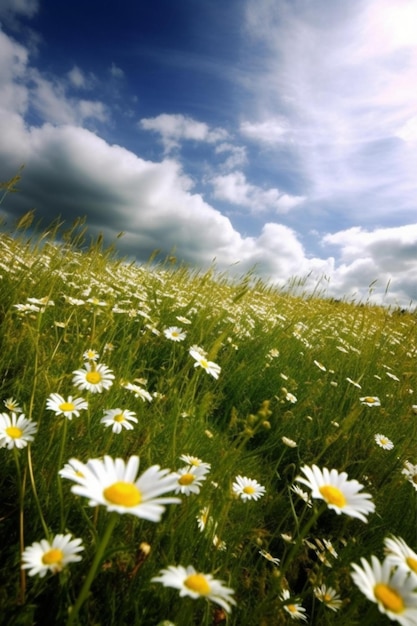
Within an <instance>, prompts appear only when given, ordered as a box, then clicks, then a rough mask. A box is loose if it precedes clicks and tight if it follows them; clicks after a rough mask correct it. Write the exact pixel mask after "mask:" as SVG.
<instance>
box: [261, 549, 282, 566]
mask: <svg viewBox="0 0 417 626" xmlns="http://www.w3.org/2000/svg"><path fill="white" fill-rule="evenodd" d="M259 554H260V555H261V556H263V557H264V559H266V560H267V561H269V562H270V563H272V564H273V565H276V566H278V565H279V563H280V560H279V559H277V558H276V557H274V556H272V554H270V553H269V552H267V551H266V550H259Z"/></svg>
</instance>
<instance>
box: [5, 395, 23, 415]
mask: <svg viewBox="0 0 417 626" xmlns="http://www.w3.org/2000/svg"><path fill="white" fill-rule="evenodd" d="M3 404H4V406H5V407H6V409H7V410H8V411H11V412H12V413H22V411H23V409H21V408H20V406H19V403H18V401H17V400H15V399H14V398H7V400H4V401H3Z"/></svg>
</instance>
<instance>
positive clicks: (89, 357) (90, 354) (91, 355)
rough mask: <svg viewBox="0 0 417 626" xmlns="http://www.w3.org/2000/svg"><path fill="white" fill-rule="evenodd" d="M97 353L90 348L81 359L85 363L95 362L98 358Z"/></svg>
mask: <svg viewBox="0 0 417 626" xmlns="http://www.w3.org/2000/svg"><path fill="white" fill-rule="evenodd" d="M99 356H100V355H99V353H98V352H97V350H92V348H89V349H88V350H86V351H85V352H84V354H83V359H84V360H85V361H97V359H98V358H99Z"/></svg>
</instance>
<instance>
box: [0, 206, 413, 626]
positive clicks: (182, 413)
mask: <svg viewBox="0 0 417 626" xmlns="http://www.w3.org/2000/svg"><path fill="white" fill-rule="evenodd" d="M32 218H33V216H32V215H31V216H27V217H26V218H25V219H22V220H21V221H20V223H19V230H18V231H16V232H15V233H13V236H8V235H6V234H3V235H1V237H0V248H1V256H0V290H1V298H0V318H1V325H0V339H1V352H0V377H1V397H0V402H1V409H0V412H1V413H2V415H1V416H0V445H1V446H2V447H1V448H0V459H1V468H2V471H1V476H0V480H1V493H2V509H1V527H0V533H1V545H2V561H1V570H0V572H1V585H0V610H1V614H2V616H4V618H3V619H4V620H5V623H7V624H10V625H12V624H16V625H17V624H23V625H25V624H32V623H42V624H43V625H45V624H54V625H57V624H66V623H67V622H68V624H78V623H79V624H82V625H87V624H91V625H93V624H102V625H103V626H104V625H114V626H119V625H123V624H126V625H128V624H129V625H131V624H138V625H144V626H157V625H158V624H163V623H166V624H168V623H173V624H175V625H176V626H190V625H200V624H206V625H213V626H214V625H215V624H233V625H236V626H275V625H280V624H291V623H294V621H296V620H299V621H301V622H303V621H304V620H305V619H307V621H308V623H309V624H314V625H316V626H321V625H326V624H335V623H337V624H338V625H340V626H349V625H353V624H359V623H360V624H368V625H373V624H376V623H378V624H382V625H383V624H389V623H391V621H396V618H397V617H399V616H401V615H406V616H407V619H409V620H411V621H409V622H405V623H410V624H415V623H417V618H416V617H415V614H414V613H413V612H412V610H411V609H409V606H408V604H407V603H412V602H413V601H414V600H415V597H416V594H417V592H414V589H417V582H415V581H414V578H412V577H413V576H415V575H416V570H417V562H414V561H413V559H414V557H413V554H415V552H416V551H417V537H416V513H417V508H416V497H417V493H416V489H417V448H416V441H417V415H416V412H417V407H416V404H417V400H416V393H417V391H416V360H417V343H416V316H415V313H412V312H406V313H404V312H403V313H401V312H400V311H398V310H394V309H392V310H391V309H388V308H382V307H376V306H368V305H358V304H354V303H349V302H345V301H340V302H335V301H331V300H328V299H325V298H324V297H320V295H319V294H318V293H316V294H315V295H314V296H313V297H312V296H307V295H306V294H304V295H303V296H302V297H301V296H298V297H296V296H295V295H291V294H289V293H284V292H279V291H278V290H275V289H272V288H271V287H269V286H268V285H266V284H264V283H262V282H261V281H259V280H255V279H254V278H253V277H252V276H250V275H249V276H243V277H242V278H241V279H240V280H235V281H232V280H231V279H230V278H229V277H228V276H227V275H225V274H219V273H216V271H215V270H214V269H213V270H210V271H207V272H199V271H195V270H190V269H188V268H186V267H178V266H176V265H173V264H171V263H170V261H167V262H163V263H160V264H152V263H150V264H146V265H143V266H138V265H136V264H132V263H130V264H129V263H127V262H123V261H122V260H120V259H118V258H117V257H116V256H115V255H114V254H113V252H112V251H111V250H107V251H106V250H104V249H103V247H102V244H101V241H100V240H99V241H96V242H93V243H91V245H86V242H85V237H86V234H85V232H86V231H85V229H84V225H83V222H82V220H80V221H78V222H76V223H75V224H74V226H73V228H72V229H69V230H67V231H65V230H63V226H62V225H60V224H59V223H56V224H55V225H53V226H51V227H50V228H48V229H45V230H44V231H43V232H41V234H39V235H37V234H32V235H31V236H29V235H28V234H27V232H28V231H27V230H26V229H27V228H28V227H29V226H30V225H31V219H32ZM31 232H32V231H31ZM34 232H36V231H34ZM19 233H20V234H19ZM57 237H58V238H60V240H61V241H62V242H63V243H62V244H59V245H58V244H57V243H55V241H56V240H57ZM21 415H24V418H19V416H21ZM19 419H20V421H19ZM376 436H377V437H376ZM381 444H382V445H381ZM391 444H392V445H391ZM384 446H385V447H384ZM184 455H188V456H186V457H184ZM104 457H109V459H108V460H107V461H106V463H107V470H106V472H107V474H106V473H105V472H104V470H101V469H98V468H101V467H102V464H101V461H103V459H104ZM132 457H139V459H140V462H139V469H138V470H137V472H136V473H135V475H133V473H132V472H130V474H129V473H127V474H125V473H123V472H124V470H123V472H122V469H121V468H122V466H123V467H125V464H128V462H129V459H130V465H129V467H133V465H134V461H133V460H132ZM181 457H183V458H181ZM117 458H119V459H123V462H124V463H122V462H121V461H118V462H117V464H118V467H119V470H120V471H119V470H118V471H119V473H117V472H116V470H114V472H116V473H112V471H113V470H111V467H113V465H111V463H112V461H110V459H117ZM93 459H100V460H101V461H100V462H99V461H95V462H94V463H93V464H91V461H92V460H93ZM156 465H157V466H159V468H160V472H162V474H163V475H164V476H165V478H163V476H162V474H158V473H156V470H155V469H154V470H151V468H152V467H153V466H156ZM313 466H316V469H314V470H308V468H313ZM85 468H87V469H85ZM91 468H96V469H95V470H94V471H97V472H98V474H97V476H96V479H95V482H94V481H92V477H91V476H90V474H89V472H90V471H91ZM109 468H110V469H109ZM306 468H307V469H306ZM326 468H327V469H328V470H334V471H333V472H331V473H330V474H329V475H328V474H327V473H326V471H324V470H326ZM126 471H127V470H126ZM132 471H133V470H132ZM158 471H159V470H158ZM309 471H310V472H315V474H314V476H313V474H311V473H309ZM77 472H78V474H77ZM83 472H87V473H86V476H84V477H81V475H82V474H83ZM120 472H122V473H120ZM152 472H153V473H152ZM344 473H345V474H344ZM105 474H106V476H110V478H109V479H108V480H107V482H106V480H105ZM140 476H147V477H149V476H150V477H151V478H147V480H148V482H146V483H143V482H142V483H141V482H140V480H141V478H140ZM306 476H307V477H308V479H306ZM323 476H324V478H323V481H324V482H320V481H321V479H322V477H323ZM300 478H301V479H302V480H301V482H300V481H299V480H298V479H300ZM83 480H85V483H84V482H83ZM143 480H144V479H143ZM163 480H165V481H166V483H164V485H165V487H166V489H165V487H162V486H161V485H162V483H158V481H163ZM303 480H304V482H303ZM315 481H316V482H315ZM354 481H358V483H359V486H358V484H357V482H354ZM168 483H169V484H168ZM83 485H84V487H83ZM156 485H160V489H161V490H160V491H159V492H158V493H154V494H153V495H152V494H151V492H152V489H154V490H155V489H156ZM167 485H168V487H167ZM73 489H74V491H73ZM83 489H84V491H83ZM164 489H165V491H164ZM167 490H168V491H167ZM87 492H88V494H90V495H89V496H88V497H87V495H86V494H87ZM364 494H366V495H365V496H364ZM152 498H156V501H157V500H158V498H162V500H161V502H159V504H158V502H156V505H155V504H153V505H152V506H158V507H160V508H158V509H157V510H156V509H154V508H152V506H151V504H150V502H153V500H152ZM164 498H165V499H166V498H167V499H168V500H167V501H166V502H163V500H164ZM176 498H179V499H180V501H181V502H180V503H173V502H171V500H172V499H176ZM352 498H353V499H352ZM352 511H353V512H355V511H356V512H359V514H357V515H356V516H355V515H354V514H352ZM159 518H160V521H158V520H159ZM57 536H58V538H57ZM391 536H394V537H400V538H402V540H403V541H404V542H405V544H406V547H407V548H408V550H410V551H411V552H407V554H406V555H405V556H404V559H403V561H404V563H405V565H404V567H406V566H407V562H408V561H409V563H408V567H409V570H410V571H409V572H408V571H407V572H405V573H403V570H402V569H401V568H402V565H401V563H402V561H401V558H400V561H398V560H397V562H396V563H394V565H392V564H391V565H390V567H394V566H395V567H397V568H400V569H401V576H400V577H402V580H403V579H404V580H406V581H407V584H408V585H409V586H411V587H410V588H412V589H411V591H410V590H409V589H408V587H407V594H405V595H404V598H401V597H400V598H398V597H397V596H395V594H394V591H393V589H391V590H390V589H388V588H387V584H388V583H389V582H390V581H391V578H389V576H388V574H386V576H385V578H384V580H383V581H381V585H382V586H381V587H378V589H377V592H375V593H376V598H382V599H383V601H384V602H385V605H381V603H380V604H378V602H377V600H372V599H371V600H372V601H370V599H369V598H368V597H366V595H364V594H365V592H364V590H363V589H360V588H358V585H357V584H355V581H354V579H353V578H352V575H351V574H352V572H353V568H352V563H356V564H357V565H358V566H359V565H360V564H361V559H367V560H368V561H370V560H371V557H372V556H376V557H378V559H379V560H380V561H382V560H383V559H384V557H385V552H384V546H386V540H387V538H388V537H391ZM78 539H79V540H80V541H81V545H82V547H83V550H82V551H81V550H79V546H80V542H78V541H77V540H78ZM42 541H43V543H41V547H40V542H42ZM71 541H73V542H75V543H74V544H72V543H71ZM54 542H55V543H54ZM384 542H385V543H384ZM33 544H35V547H34V548H33V549H30V550H29V551H28V548H30V547H31V546H32V545H33ZM73 545H74V546H76V547H75V548H73V547H71V546H73ZM401 545H402V544H401ZM42 546H43V547H42ZM42 550H43V552H42ZM72 550H73V551H72ZM24 551H25V552H24ZM74 551H77V554H76V555H75V552H74ZM22 553H24V554H23V561H22ZM34 555H35V556H34ZM42 555H43V556H42ZM35 557H36V558H37V559H38V561H37V565H36V567H35V566H32V569H30V558H35ZM28 559H29V562H28ZM407 559H408V561H407ZM22 563H23V565H24V568H23V569H22V567H21V566H22ZM398 563H400V565H399V564H398ZM32 565H33V564H32ZM31 574H34V575H31ZM392 574H393V572H391V574H390V575H392ZM387 581H388V582H387ZM161 583H162V584H161ZM384 585H385V586H384ZM387 589H388V590H387ZM230 590H232V591H233V593H232V592H231V591H230ZM381 590H382V591H381ZM389 593H391V595H389ZM410 598H411V599H410ZM401 601H403V602H405V604H406V605H407V606H406V607H405V608H403V609H402V610H401V606H402V605H401ZM381 602H382V600H381ZM390 603H391V604H390ZM388 605H389V606H388ZM397 609H398V611H397ZM396 611H397V612H396ZM402 611H403V612H404V611H406V612H405V613H403V612H402ZM410 614H411V617H409V615H410ZM413 615H414V617H413ZM413 619H414V621H412V620H413ZM164 620H167V621H166V622H164Z"/></svg>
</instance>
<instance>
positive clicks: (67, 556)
mask: <svg viewBox="0 0 417 626" xmlns="http://www.w3.org/2000/svg"><path fill="white" fill-rule="evenodd" d="M71 536H72V535H70V534H68V535H56V536H55V537H54V538H53V540H52V542H49V541H48V540H47V539H41V541H35V543H33V544H32V545H31V546H29V548H25V550H24V551H23V553H22V569H28V570H29V576H36V574H39V576H40V577H41V578H43V576H45V574H46V573H47V572H52V573H53V574H57V573H58V572H61V571H62V570H63V569H64V567H65V566H66V565H68V564H69V563H75V562H77V561H81V557H80V556H79V554H77V552H81V551H82V550H84V548H83V546H82V545H81V539H71Z"/></svg>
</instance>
